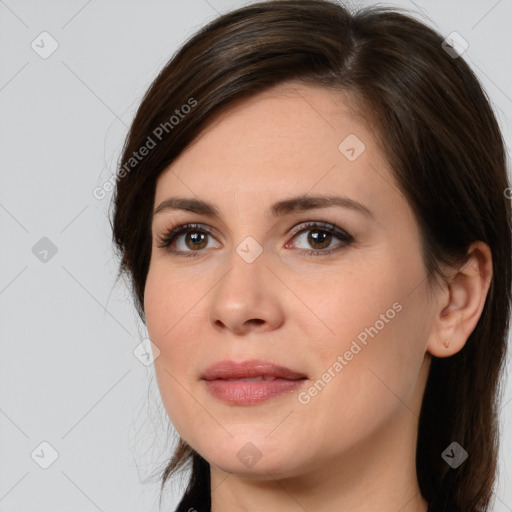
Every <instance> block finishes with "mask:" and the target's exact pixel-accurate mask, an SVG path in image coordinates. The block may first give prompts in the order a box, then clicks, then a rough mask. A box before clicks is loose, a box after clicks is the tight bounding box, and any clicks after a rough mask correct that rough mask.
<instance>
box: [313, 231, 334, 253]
mask: <svg viewBox="0 0 512 512" xmlns="http://www.w3.org/2000/svg"><path fill="white" fill-rule="evenodd" d="M331 239H332V235H331V234H330V233H328V232H327V231H320V230H314V231H310V234H309V235H308V243H310V244H312V245H314V244H321V247H317V249H324V248H325V247H328V246H329V244H330V243H331ZM326 241H327V243H326Z"/></svg>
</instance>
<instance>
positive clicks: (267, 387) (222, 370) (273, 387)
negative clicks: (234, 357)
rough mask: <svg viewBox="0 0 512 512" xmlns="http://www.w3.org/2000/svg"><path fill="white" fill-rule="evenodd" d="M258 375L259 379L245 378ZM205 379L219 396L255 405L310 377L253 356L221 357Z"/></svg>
mask: <svg viewBox="0 0 512 512" xmlns="http://www.w3.org/2000/svg"><path fill="white" fill-rule="evenodd" d="M258 377H259V378H260V379H259V380H253V381H247V380H244V379H254V378H258ZM261 378H263V379H265V380H261ZM201 379H202V380H203V381H204V382H205V385H206V387H207V389H208V391H209V392H210V394H211V395H213V396H214V397H215V398H218V399H220V400H222V401H224V402H226V403H228V404H230V405H255V404H258V403H261V402H263V401H265V400H268V399H270V398H273V397H276V396H278V395H282V394H284V393H289V392H293V391H295V390H296V389H297V388H298V387H301V386H303V385H304V381H305V380H307V377H306V375H304V374H303V373H300V372H297V371H294V370H291V369H290V368H287V367H285V366H278V365H275V364H273V363H270V362H267V361H261V360H256V359H253V360H250V361H242V362H239V363H237V362H234V361H228V360H225V361H219V362H218V363H215V364H214V365H212V366H210V367H209V368H208V369H207V370H205V372H204V373H203V374H202V375H201Z"/></svg>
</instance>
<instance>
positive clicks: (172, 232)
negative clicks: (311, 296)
mask: <svg viewBox="0 0 512 512" xmlns="http://www.w3.org/2000/svg"><path fill="white" fill-rule="evenodd" d="M312 228H316V229H312ZM315 230H316V231H321V232H324V233H328V234H331V235H333V236H334V237H335V238H338V239H339V240H341V241H342V242H343V244H344V245H343V246H344V247H346V246H348V245H351V244H352V243H353V242H354V237H353V236H352V235H350V234H348V233H347V232H346V231H344V230H342V229H340V228H338V227H337V226H335V225H334V224H331V223H329V222H306V223H304V224H301V225H300V226H298V227H297V228H296V229H294V230H293V232H292V234H291V236H292V238H295V237H296V236H297V235H299V234H302V233H303V232H307V231H315ZM189 232H193V233H206V234H208V235H211V234H212V232H213V230H212V229H211V228H210V227H208V226H204V225H202V224H182V225H179V226H177V227H175V228H172V229H169V230H167V231H166V232H164V234H163V235H161V236H159V237H158V242H157V247H159V248H160V249H168V250H169V252H170V253H171V254H173V255H175V256H185V257H188V258H190V257H192V258H197V257H201V256H202V255H201V254H200V253H201V252H203V249H199V250H197V251H176V250H170V249H169V247H170V246H171V244H172V243H173V242H174V240H175V238H177V237H178V236H179V235H181V234H183V233H189ZM339 249H340V248H339V247H338V248H336V249H330V250H321V249H311V250H307V249H297V252H298V253H299V254H300V255H306V256H311V255H315V256H317V255H321V256H326V255H328V254H331V253H333V252H335V251H337V250H339Z"/></svg>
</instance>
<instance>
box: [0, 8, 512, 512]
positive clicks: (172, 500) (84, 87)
mask: <svg viewBox="0 0 512 512" xmlns="http://www.w3.org/2000/svg"><path fill="white" fill-rule="evenodd" d="M247 3H251V2H243V1H234V0H229V1H228V0H208V1H206V0H187V2H186V3H185V2H174V1H169V0H168V1H163V0H153V1H151V2H143V1H142V0H137V1H133V0H132V1H124V2H121V1H120V0H109V1H103V2H100V1H99V0H89V1H85V0H68V1H66V2H65V1H63V0H60V1H56V0H53V1H46V2H37V1H35V0H26V1H23V0H5V1H2V0H0V42H1V44H0V59H1V66H0V112H1V115H0V155H1V158H0V169H1V175H0V176H1V187H0V226H1V232H2V240H3V242H2V244H3V248H4V249H3V250H2V251H1V253H0V255H1V261H0V314H1V339H2V345H1V357H0V433H1V435H0V461H1V463H0V512H34V511H36V510H37V511H38V512H50V511H52V512H63V511H67V510H73V511H74V512H93V511H98V510H99V511H102V512H110V511H112V512H117V511H119V510H123V511H125V512H131V511H143V510H144V511H156V510H158V501H157V500H158V480H157V479H156V478H155V479H154V480H152V481H151V480H150V481H149V482H146V483H144V481H145V480H146V479H147V478H148V477H149V476H150V475H151V473H152V472H153V471H156V470H158V468H159V467H160V466H161V465H162V464H163V463H164V461H165V460H166V459H167V454H168V453H169V451H170V449H171V447H172V446H171V443H172V439H169V438H168V436H167V434H166V429H167V425H168V420H167V417H166V414H165V412H164V409H163V406H162V404H161V401H160V397H159V394H158V389H157V387H156V383H155V379H154V375H153V370H152V367H151V366H145V365H144V364H142V363H141V362H140V361H139V360H138V359H137V358H136V357H135V356H134V353H133V351H134V349H135V348H136V347H137V345H138V344H139V343H141V341H142V340H143V339H144V338H146V331H145V329H144V326H143V325H142V324H141V322H139V321H138V319H137V317H136V314H135V311H134V308H133V306H132V303H131V298H130V295H129V292H128V291H127V288H126V286H125V285H124V284H123V282H122V281H120V282H119V284H118V285H117V286H115V282H114V277H115V274H116V269H117V261H116V260H115V258H114V256H113V252H112V246H111V239H110V237H111V233H110V227H109V224H108V221H107V208H108V204H109V200H110V194H108V196H107V197H106V198H105V199H103V200H97V199H95V198H94V197H93V195H92V190H93V189H94V188H95V187H97V186H100V185H101V184H102V183H104V182H105V180H107V179H108V177H109V176H110V175H111V174H112V173H114V172H115V165H116V161H117V159H118V156H119V153H120V151H121V147H122V143H123V137H124V136H125V134H126V131H127V127H128V126H129V123H130V121H131V119H132V117H133V115H134V113H135V109H136V107H137V105H138V103H139V101H140V99H141V97H142V95H143V93H144V92H145V90H146V88H147V87H148V86H149V84H150V83H151V81H152V80H153V79H154V78H155V76H156V74H157V72H158V71H159V70H160V69H161V67H162V66H163V65H164V64H165V62H167V60H168V59H169V57H170V56H171V55H172V54H173V53H174V51H175V50H176V49H177V48H178V46H179V45H180V44H181V43H182V42H183V41H184V40H185V39H186V38H187V37H188V36H190V35H191V34H192V33H194V32H195V31H196V30H197V29H198V28H199V27H201V26H202V25H204V24H205V23H206V22H207V21H210V20H211V19H212V18H214V17H215V16H216V15H217V13H223V12H225V11H227V10H230V9H232V8H235V7H238V6H241V5H244V4H247ZM367 3H372V2H353V4H354V5H363V4H364V5H366V4H367ZM382 4H383V5H396V6H404V7H407V8H409V9H413V10H414V11H416V12H417V13H418V17H420V18H421V19H422V20H423V21H424V22H426V23H427V24H429V25H431V26H433V27H434V28H437V29H438V30H439V31H440V32H441V33H442V34H443V35H445V36H447V35H448V34H449V33H451V32H452V31H457V32H459V33H460V34H461V35H462V36H463V37H464V38H465V39H466V40H467V41H468V43H469V48H468V49H467V50H466V52H465V53H464V57H465V58H466V60H468V62H469V63H470V65H471V66H472V68H473V69H474V70H475V72H476V73H477V75H478V76H479V77H480V78H481V80H482V81H483V84H484V86H485V88H486V90H487V93H488V95H489V97H490V98H491V101H492V103H493V105H494V107H495V110H496V113H497V116H498V118H499V122H500V124H501V127H502V129H503V132H504V135H505V138H506V141H507V145H508V146H510V144H511V139H512V134H511V126H510V119H511V118H512V72H511V64H510V63H511V62H512V35H511V30H510V21H511V19H512V1H511V0H500V1H494V0H493V1H487V2H484V1H479V0H478V1H477V0H474V1H472V2H468V1H465V2H463V1H452V2H449V3H448V2H446V0H435V1H429V2H427V1H417V2H414V1H411V0H403V1H401V2H382ZM43 31H46V32H48V33H49V34H50V35H51V37H52V38H53V39H54V40H55V41H57V43H58V48H57V50H56V51H55V52H54V53H53V54H52V55H50V56H49V57H47V58H42V57H41V56H40V54H39V53H36V51H35V50H34V49H33V48H32V47H31V44H32V42H33V41H35V43H34V44H39V46H40V48H39V52H42V51H43V50H44V51H48V50H49V49H51V46H50V45H51V40H50V39H48V36H44V37H46V39H45V43H44V48H41V46H42V45H43V43H41V42H40V41H41V37H39V35H40V34H41V32H43ZM38 42H39V43H38ZM43 237H47V238H48V239H49V240H50V241H51V244H52V247H55V248H56V250H57V252H56V253H55V254H53V255H52V251H51V247H49V242H48V241H47V240H43V241H42V242H40V240H41V238H43ZM38 243H39V245H36V244H38ZM34 246H36V249H34V250H33V247H34ZM45 248H46V249H47V250H49V252H48V253H47V254H46V253H44V249H45ZM39 251H43V252H40V253H39ZM34 252H35V253H36V254H34ZM40 258H46V261H41V259H40ZM510 368H511V365H510V357H509V364H508V372H509V371H510ZM508 372H507V373H508ZM502 404H503V408H502V411H501V429H502V451H501V454H500V466H499V469H500V475H499V487H498V490H497V493H496V502H495V508H494V510H495V511H496V512H505V511H512V485H511V482H512V475H511V471H512V465H511V464H512V463H511V462H510V461H511V460H512V385H511V383H510V379H509V380H508V381H507V385H506V389H505V390H504V400H503V402H502ZM43 442H46V443H49V445H51V447H53V448H50V447H49V446H48V445H41V443H43ZM52 450H55V451H56V452H57V453H58V457H57V458H56V460H55V461H54V462H53V463H52V464H51V465H50V466H49V467H48V468H47V469H43V468H42V467H40V465H41V464H42V465H45V464H49V463H50V462H52ZM469 456H471V454H469ZM182 484H183V482H181V483H180V482H176V484H175V487H174V489H175V490H174V492H173V493H171V492H169V493H168V499H167V500H164V504H166V505H167V506H165V507H163V508H164V509H166V510H171V509H172V506H173V505H175V504H176V503H177V500H178V495H179V494H180V493H181V490H182V487H180V485H182ZM507 484H508V485H507ZM171 494H174V497H173V496H172V495H171Z"/></svg>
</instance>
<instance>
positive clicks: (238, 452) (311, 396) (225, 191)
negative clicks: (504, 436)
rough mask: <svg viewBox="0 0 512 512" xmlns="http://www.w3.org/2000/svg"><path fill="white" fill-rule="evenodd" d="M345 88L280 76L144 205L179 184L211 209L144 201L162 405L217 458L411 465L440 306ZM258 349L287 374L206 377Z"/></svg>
mask: <svg viewBox="0 0 512 512" xmlns="http://www.w3.org/2000/svg"><path fill="white" fill-rule="evenodd" d="M349 102H350V99H349V97H348V96H347V95H342V94H341V93H334V92H332V91H328V90H325V89H322V88H316V87H307V86H304V85H299V84H285V85H283V84H281V85H280V86H278V87H275V88H273V89H272V90H269V91H267V92H264V93H261V94H259V95H257V96H254V97H253V98H251V99H250V100H246V101H244V102H242V103H240V104H239V105H238V106H237V107H236V108H235V109H231V110H230V111H228V112H227V113H224V114H223V115H222V116H221V117H220V118H218V119H217V120H216V121H215V122H214V123H213V124H211V125H210V126H209V127H208V129H207V130H206V131H205V132H204V133H203V134H202V135H201V136H200V137H199V138H198V139H196V141H195V142H194V143H193V144H192V145H191V146H189V147H188V148H187V150H186V151H185V152H183V153H182V154H181V155H180V157H179V158H178V159H177V160H175V161H174V162H173V163H172V165H170V166H169V167H168V168H167V169H166V170H165V171H164V172H163V173H162V174H161V175H160V177H159V179H158V182H157V187H156V193H155V209H156V208H158V207H159V206H160V205H161V204H162V203H163V202H164V201H166V200H168V199H169V198H171V197H173V198H186V199H189V200H195V201H198V202H201V203H202V202H204V203H208V204H209V205H211V206H212V207H213V208H214V209H215V210H216V212H217V213H218V216H215V215H212V214H208V212H206V211H205V210H204V209H203V211H187V210H185V209H179V208H172V207H171V205H170V204H168V207H167V208H164V207H161V208H160V210H159V212H158V213H155V214H154V219H153V224H152V233H153V247H152V255H151V263H150V268H149V274H148V277H147V282H146V288H145V297H144V300H145V313H146V319H147V327H148V332H149V336H150V338H151V340H152V341H153V343H154V344H155V345H156V346H157V347H158V349H159V350H160V355H159V356H158V357H157V358H156V359H155V371H156V376H157V381H158V385H159V389H160V392H161V395H162V399H163V403H164V405H165V408H166V410H167V413H168V415H169V417H170V419H171V421H172V423H173V424H174V426H175V427H176V429H177V431H178V433H179V434H180V435H181V437H182V438H183V439H184V440H185V441H186V442H187V443H188V444H189V445H190V446H192V448H193V449H194V450H196V451H197V452H198V453H199V454H201V455H202V456H203V457H204V458H205V459H206V460H207V461H208V462H210V464H211V465H212V468H214V469H215V470H218V469H220V470H222V471H226V472H230V473H237V474H240V475H246V476H247V475H252V476H255V477H258V478H262V479H267V478H269V475H272V477H273V478H275V477H278V476H281V477H290V476H297V475H304V474H311V475H313V474H315V475H319V474H321V473H322V472H324V471H327V470H328V471H329V472H332V471H333V468H334V467H336V468H339V470H340V471H347V470H350V471H353V470H354V469H356V468H358V467H361V465H363V464H367V463H368V462H370V461H373V462H374V463H375V464H374V466H375V468H376V471H377V470H378V471H380V472H381V473H382V470H383V468H385V467H388V468H389V464H390V463H392V464H395V463H398V461H401V462H400V463H403V464H410V465H411V467H414V448H415V435H416V429H417V421H418V414H419V410H420V404H421V398H422V395H423V391H424V386H425V382H426V377H427V375H428V367H429V362H430V355H429V354H428V353H427V352H426V350H427V344H428V342H429V337H430V336H431V335H432V333H431V324H432V318H433V311H434V309H433V305H432V304H431V303H430V301H429V300H427V297H428V295H427V281H426V274H425V268H424V264H423V261H422V257H421V253H420V237H419V231H418V226H417V224H416V222H415V219H414V217H413V214H412V211H411V209H410V207H409V205H408V203H407V201H406V200H405V198H404V197H403V196H402V195H401V193H400V192H399V190H398V188H397V186H396V183H395V181H394V179H393V177H392V174H391V172H390V169H389V167H388V164H387V163H386V161H385V159H384V156H383V154H382V153H381V152H380V150H379V149H378V147H377V144H376V142H375V139H374V137H373V136H372V133H371V132H370V131H369V129H368V127H367V126H366V125H365V123H364V121H363V119H362V118H360V117H357V116H355V115H354V114H353V113H352V111H351V110H350V109H349V106H350V103H349ZM304 196H306V197H314V198H317V197H321V198H344V199H336V200H335V201H332V204H330V205H329V204H328V203H327V202H325V201H324V199H322V200H318V201H317V200H312V201H309V202H307V201H305V200H298V199H297V198H301V197H304ZM276 204H279V206H278V207H276V206H275V205H276ZM354 205H359V206H354ZM174 206H179V205H176V204H175V205H174ZM185 224H193V225H194V226H192V227H189V228H187V229H188V231H185V232H183V233H181V234H177V235H176V236H175V237H174V239H172V240H171V241H170V245H168V247H166V248H163V247H159V245H161V244H160V241H161V240H162V239H164V238H165V237H166V235H167V233H168V231H169V230H170V229H171V228H176V227H178V226H182V225H185ZM177 251H180V252H179V253H177ZM255 360H258V361H260V362H261V361H263V362H267V363H271V364H274V365H277V366H279V367H286V368H288V369H290V370H292V371H293V372H295V374H294V375H293V376H290V375H288V377H289V378H288V379H285V378H282V377H281V378H279V379H278V380H275V381H273V382H266V381H265V382H261V381H260V382H258V381H253V382H250V381H245V382H244V381H243V380H241V377H243V376H244V375H245V376H247V372H246V371H245V373H244V369H243V367H242V370H241V373H238V374H229V375H226V374H223V375H221V376H220V377H224V379H222V378H217V379H215V378H214V377H215V375H213V374H211V373H210V374H209V375H208V374H207V370H208V368H209V367H211V366H212V365H213V364H214V363H217V362H221V361H222V362H225V361H232V362H234V363H243V362H249V363H250V362H251V361H255ZM260 370H261V371H260ZM254 371H255V373H254V374H250V375H253V376H254V375H255V374H257V373H258V371H260V373H262V372H263V367H262V366H258V365H255V370H254ZM270 373H272V371H271V372H270ZM274 373H275V372H274ZM280 375H281V374H280ZM230 376H231V378H232V379H234V380H232V381H227V380H226V379H227V378H229V377H230ZM205 377H207V378H209V379H212V378H213V380H205V379H204V378H205ZM217 377H219V375H217ZM274 377H275V375H274ZM285 377H286V376H285ZM290 377H293V379H294V380H291V379H290ZM298 377H302V378H301V379H300V380H297V378H298ZM390 452H392V453H391V455H392V456H393V459H391V460H390ZM342 460H343V461H345V462H347V464H348V463H350V466H347V465H344V464H341V465H340V464H339V462H340V461H342ZM377 461H380V462H381V463H382V465H379V464H377ZM384 463H385V464H384ZM310 481H311V480H310Z"/></svg>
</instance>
